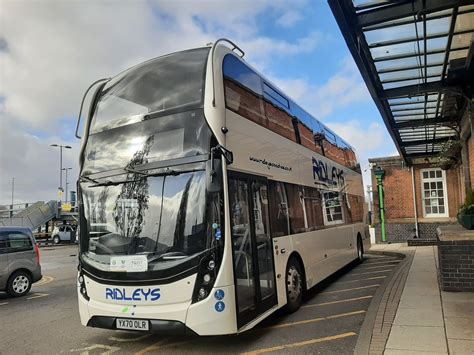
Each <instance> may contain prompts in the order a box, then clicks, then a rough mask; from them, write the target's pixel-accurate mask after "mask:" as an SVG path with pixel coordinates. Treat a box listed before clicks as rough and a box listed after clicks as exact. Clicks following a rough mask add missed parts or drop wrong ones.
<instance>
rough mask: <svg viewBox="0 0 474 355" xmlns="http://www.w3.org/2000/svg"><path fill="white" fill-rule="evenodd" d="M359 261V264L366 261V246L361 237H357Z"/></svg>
mask: <svg viewBox="0 0 474 355" xmlns="http://www.w3.org/2000/svg"><path fill="white" fill-rule="evenodd" d="M357 261H358V262H359V263H361V262H363V261H364V245H363V244H362V239H360V237H357Z"/></svg>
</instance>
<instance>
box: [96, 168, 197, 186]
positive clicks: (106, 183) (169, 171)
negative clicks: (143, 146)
mask: <svg viewBox="0 0 474 355" xmlns="http://www.w3.org/2000/svg"><path fill="white" fill-rule="evenodd" d="M127 169H128V170H129V172H133V173H135V172H136V173H137V174H140V175H142V176H141V177H140V178H137V179H130V180H118V181H110V180H107V181H104V182H97V181H93V182H95V183H96V184H95V185H92V186H91V187H99V186H115V185H120V184H126V183H130V182H136V181H138V180H141V179H145V178H147V177H151V176H153V177H160V176H170V175H172V176H178V175H181V174H186V173H192V172H195V171H202V170H203V169H190V170H182V171H176V170H173V169H170V168H167V169H166V170H165V171H163V172H161V173H146V172H142V171H138V170H135V169H130V168H126V171H127ZM91 180H92V179H91Z"/></svg>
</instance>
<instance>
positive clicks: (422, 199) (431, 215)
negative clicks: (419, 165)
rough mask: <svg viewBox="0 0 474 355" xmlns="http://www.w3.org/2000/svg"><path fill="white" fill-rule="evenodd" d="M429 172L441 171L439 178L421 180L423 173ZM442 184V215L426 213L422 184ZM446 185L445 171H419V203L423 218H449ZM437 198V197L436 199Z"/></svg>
mask: <svg viewBox="0 0 474 355" xmlns="http://www.w3.org/2000/svg"><path fill="white" fill-rule="evenodd" d="M430 171H441V178H430V177H428V178H427V179H425V178H423V173H424V172H428V175H429V173H430ZM439 181H442V183H443V199H444V213H426V208H425V188H424V183H425V182H428V183H431V182H439ZM447 188H448V184H447V183H446V171H444V170H442V169H439V168H429V169H420V189H421V202H422V206H423V217H425V218H440V217H449V206H448V189H447ZM438 198H439V197H438Z"/></svg>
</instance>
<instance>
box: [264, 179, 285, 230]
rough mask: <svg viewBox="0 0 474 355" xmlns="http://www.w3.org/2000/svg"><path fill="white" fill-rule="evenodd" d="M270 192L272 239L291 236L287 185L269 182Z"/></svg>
mask: <svg viewBox="0 0 474 355" xmlns="http://www.w3.org/2000/svg"><path fill="white" fill-rule="evenodd" d="M268 188H269V190H268V192H269V194H268V195H269V198H270V201H269V202H270V221H271V232H272V237H273V238H275V237H281V236H284V235H289V234H290V216H289V214H288V200H287V198H286V191H285V185H284V184H283V183H282V182H276V181H271V180H270V181H269V182H268Z"/></svg>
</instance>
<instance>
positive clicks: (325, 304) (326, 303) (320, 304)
mask: <svg viewBox="0 0 474 355" xmlns="http://www.w3.org/2000/svg"><path fill="white" fill-rule="evenodd" d="M372 297H374V296H372V295H370V296H362V297H355V298H347V299H345V300H339V301H331V302H323V303H315V304H307V305H306V306H302V307H301V308H309V307H316V306H327V305H329V304H336V303H344V302H352V301H358V300H365V299H367V298H372Z"/></svg>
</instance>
